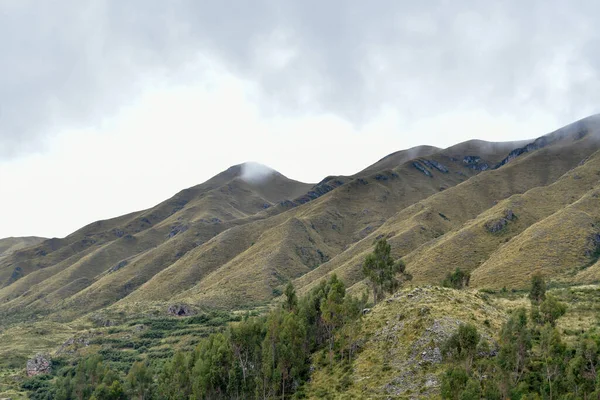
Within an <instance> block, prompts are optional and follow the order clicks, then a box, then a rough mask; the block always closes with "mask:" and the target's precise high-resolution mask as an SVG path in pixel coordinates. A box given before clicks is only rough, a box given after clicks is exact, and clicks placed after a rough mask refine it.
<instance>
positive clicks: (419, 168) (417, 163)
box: [412, 161, 433, 178]
mask: <svg viewBox="0 0 600 400" xmlns="http://www.w3.org/2000/svg"><path fill="white" fill-rule="evenodd" d="M412 165H413V167H415V168H416V169H418V170H419V171H421V172H422V173H424V174H425V175H427V176H428V177H430V178H432V177H433V175H432V174H431V172H429V171H428V170H427V168H425V167H424V166H423V165H422V164H421V163H420V162H417V161H415V162H413V163H412Z"/></svg>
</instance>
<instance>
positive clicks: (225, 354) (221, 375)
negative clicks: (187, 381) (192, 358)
mask: <svg viewBox="0 0 600 400" xmlns="http://www.w3.org/2000/svg"><path fill="white" fill-rule="evenodd" d="M232 358H233V352H232V350H231V343H230V341H229V340H228V339H227V337H226V336H225V335H224V334H222V333H216V334H213V335H210V336H209V337H208V338H207V339H205V340H202V341H201V342H200V344H198V347H197V348H196V365H195V366H194V370H193V375H194V382H193V384H192V393H193V395H194V396H195V398H198V399H203V398H213V397H218V398H224V397H227V389H228V387H229V383H230V377H231V376H230V373H231V372H232V371H233V368H232V363H233V360H232Z"/></svg>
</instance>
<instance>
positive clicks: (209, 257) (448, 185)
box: [0, 116, 600, 320]
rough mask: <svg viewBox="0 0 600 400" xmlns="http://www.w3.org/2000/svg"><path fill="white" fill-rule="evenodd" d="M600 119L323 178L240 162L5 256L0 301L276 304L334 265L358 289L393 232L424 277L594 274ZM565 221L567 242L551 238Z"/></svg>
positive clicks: (22, 304) (30, 308) (9, 309)
mask: <svg viewBox="0 0 600 400" xmlns="http://www.w3.org/2000/svg"><path fill="white" fill-rule="evenodd" d="M599 131H600V118H599V117H598V116H595V117H590V118H587V119H584V120H582V121H578V122H576V123H574V124H571V125H569V126H566V127H564V128H562V129H559V130H557V131H555V132H553V133H550V134H548V135H546V136H543V137H541V138H538V139H536V140H533V141H525V142H507V143H489V142H484V141H480V140H471V141H468V142H465V143H461V144H458V145H456V146H452V147H450V148H448V149H444V150H440V149H437V148H434V147H430V146H422V147H418V148H415V149H409V150H405V151H401V152H397V153H393V154H391V155H390V156H388V157H385V158H384V159H382V160H380V161H378V162H377V163H375V164H373V165H372V166H370V167H368V168H366V169H364V170H363V171H361V172H359V173H358V174H356V175H353V176H351V177H343V176H330V177H327V178H325V179H324V180H322V181H321V182H319V183H318V184H316V185H310V184H303V183H300V182H296V181H293V180H290V179H287V178H286V177H284V176H283V175H281V174H279V173H277V172H275V171H272V170H268V169H265V168H266V167H260V166H259V168H258V170H257V166H256V165H252V166H251V168H248V167H249V166H248V165H239V166H234V167H231V168H230V169H228V170H226V171H224V172H222V173H221V174H219V175H217V176H215V177H214V178H212V179H210V180H208V181H207V182H205V183H203V184H201V185H198V186H195V187H193V188H189V189H186V190H184V191H182V192H180V193H178V194H177V195H175V196H174V197H173V198H171V199H169V200H167V201H165V202H163V203H161V204H159V205H157V206H156V207H153V208H151V209H149V210H144V211H139V212H135V213H132V214H129V215H125V216H122V217H118V218H115V219H111V220H107V221H99V222H96V223H94V224H90V225H88V226H86V227H84V228H82V229H81V230H79V231H77V232H75V233H73V234H71V235H69V236H67V237H66V238H64V239H50V240H46V241H44V242H43V243H41V244H39V245H37V246H33V247H30V248H27V249H24V250H22V251H16V252H14V253H12V254H10V255H8V256H7V257H4V258H0V314H2V315H12V316H15V315H18V316H20V317H21V318H27V316H29V315H44V314H49V315H53V318H56V319H59V320H71V319H74V318H77V317H78V316H81V315H84V314H86V313H88V312H90V311H93V310H97V309H100V308H103V307H108V306H114V307H116V308H120V309H123V310H127V309H130V308H132V307H133V306H135V307H138V306H140V305H142V307H143V305H151V304H154V303H156V304H155V305H158V306H159V307H164V308H165V309H166V305H167V304H175V303H188V304H191V305H195V306H198V307H217V308H229V309H236V308H243V307H251V306H255V305H260V304H265V303H266V302H268V301H270V300H271V299H272V298H273V297H276V296H278V295H279V294H280V293H281V290H282V289H283V287H284V286H285V283H286V282H287V281H288V280H290V279H293V280H294V282H295V284H296V286H297V287H298V288H300V290H306V289H308V288H310V287H311V286H312V285H313V284H315V283H316V282H318V281H319V280H320V279H321V278H322V277H324V276H326V275H328V274H330V273H333V272H335V273H337V274H338V275H339V276H341V277H342V278H343V279H344V280H345V281H346V283H347V284H348V285H351V284H358V285H357V286H356V287H355V288H354V289H359V288H360V282H361V280H362V274H361V265H362V262H363V260H364V257H365V256H366V254H368V253H369V252H370V251H372V246H373V243H374V242H375V241H376V240H377V239H378V238H381V237H385V238H387V239H388V241H389V242H390V243H391V245H392V249H393V255H394V256H395V257H397V258H400V257H402V258H404V260H405V261H406V262H407V265H408V270H409V271H410V272H411V273H412V274H413V276H414V280H415V282H418V283H427V282H439V281H440V280H441V279H442V278H443V277H444V276H445V274H446V273H447V272H448V271H451V270H453V269H455V268H456V267H461V268H463V269H466V270H469V271H472V273H473V280H472V282H473V285H476V286H483V287H488V286H489V287H499V286H500V287H501V286H504V285H507V286H511V287H519V286H520V285H522V284H523V283H524V282H526V281H527V280H528V279H529V276H530V274H531V273H532V272H533V271H534V270H538V269H539V270H541V271H543V272H544V273H546V274H548V275H552V276H555V277H556V279H562V280H566V281H569V282H571V281H581V282H589V281H593V280H595V279H596V277H597V276H599V272H597V271H598V269H599V267H597V265H596V264H597V259H598V249H597V248H598V247H599V245H598V242H600V239H598V236H597V234H598V233H599V232H597V226H598V218H599V216H598V214H597V211H596V210H595V209H594V204H595V203H594V201H595V200H596V199H597V191H598V182H597V180H598V178H597V171H598V167H599V166H600V156H598V153H596V152H597V150H598V149H599V148H600V140H599V136H600V135H599ZM257 171H258V172H257ZM563 221H566V222H563ZM579 224H585V228H577V227H578V226H579ZM562 230H564V231H565V232H564V235H565V236H564V237H565V238H568V240H565V243H564V244H561V243H557V242H556V240H552V233H551V232H563V231H562ZM562 234H563V233H561V235H562ZM569 235H571V236H569ZM561 246H562V247H561ZM550 247H552V249H550ZM521 249H525V250H521ZM550 250H552V251H555V254H556V256H555V257H551V256H550V254H552V251H550ZM559 256H560V257H562V258H560V260H559ZM17 268H18V269H19V271H20V272H19V276H18V278H17V279H13V280H10V279H11V278H10V277H11V276H13V274H14V272H15V270H17ZM504 271H510V274H509V275H506V274H505V273H504Z"/></svg>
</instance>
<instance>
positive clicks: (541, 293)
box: [529, 273, 546, 305]
mask: <svg viewBox="0 0 600 400" xmlns="http://www.w3.org/2000/svg"><path fill="white" fill-rule="evenodd" d="M545 299H546V282H544V278H543V277H542V275H541V274H540V273H536V274H534V275H533V276H532V277H531V289H530V291H529V300H531V304H534V305H539V304H540V303H541V302H542V301H544V300H545Z"/></svg>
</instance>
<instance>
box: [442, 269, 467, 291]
mask: <svg viewBox="0 0 600 400" xmlns="http://www.w3.org/2000/svg"><path fill="white" fill-rule="evenodd" d="M470 280H471V274H470V273H468V272H466V271H463V270H461V269H460V268H456V270H455V271H454V272H452V273H448V274H447V275H446V278H445V279H444V280H443V281H442V286H444V287H449V288H453V289H458V290H460V289H464V288H465V287H467V286H469V282H470Z"/></svg>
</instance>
